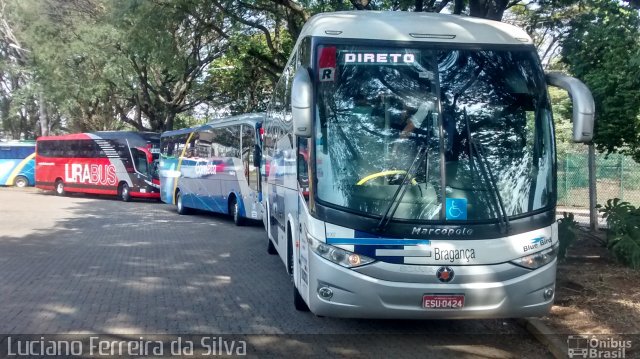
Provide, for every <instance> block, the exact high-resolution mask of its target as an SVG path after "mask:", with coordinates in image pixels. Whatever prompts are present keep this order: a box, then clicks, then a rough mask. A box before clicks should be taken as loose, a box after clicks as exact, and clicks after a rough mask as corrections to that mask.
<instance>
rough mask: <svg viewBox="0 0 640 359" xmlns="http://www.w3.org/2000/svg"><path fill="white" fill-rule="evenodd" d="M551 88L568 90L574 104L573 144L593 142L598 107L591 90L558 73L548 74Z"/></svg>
mask: <svg viewBox="0 0 640 359" xmlns="http://www.w3.org/2000/svg"><path fill="white" fill-rule="evenodd" d="M547 82H548V83H549V85H551V86H556V87H559V88H561V89H563V90H566V91H567V92H568V93H569V96H571V102H572V103H573V142H582V143H586V142H591V139H592V138H593V123H594V118H595V112H596V105H595V103H594V102H593V96H592V95H591V91H590V90H589V88H588V87H587V86H586V85H585V84H584V83H582V82H581V81H580V80H578V79H576V78H574V77H571V76H567V75H564V74H561V73H558V72H549V73H547Z"/></svg>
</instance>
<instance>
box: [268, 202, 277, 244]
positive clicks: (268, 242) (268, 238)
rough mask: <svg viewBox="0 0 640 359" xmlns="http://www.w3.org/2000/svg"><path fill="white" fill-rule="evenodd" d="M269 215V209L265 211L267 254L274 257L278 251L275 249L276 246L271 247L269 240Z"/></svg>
mask: <svg viewBox="0 0 640 359" xmlns="http://www.w3.org/2000/svg"><path fill="white" fill-rule="evenodd" d="M270 215H271V213H270V212H269V209H267V243H268V244H267V253H269V254H271V255H276V254H278V249H277V248H276V246H274V245H273V242H272V241H271V239H270V238H269V233H270V229H269V226H270V225H271V218H269V216H270Z"/></svg>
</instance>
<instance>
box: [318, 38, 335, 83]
mask: <svg viewBox="0 0 640 359" xmlns="http://www.w3.org/2000/svg"><path fill="white" fill-rule="evenodd" d="M318 69H319V70H320V71H318V75H319V76H320V78H319V80H320V82H331V81H334V80H335V76H336V75H335V74H336V47H335V46H327V47H323V48H321V49H320V59H319V60H318Z"/></svg>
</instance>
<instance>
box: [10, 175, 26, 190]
mask: <svg viewBox="0 0 640 359" xmlns="http://www.w3.org/2000/svg"><path fill="white" fill-rule="evenodd" d="M13 185H14V186H16V187H18V188H24V187H27V186H28V185H29V179H27V177H25V176H23V175H17V176H16V178H14V179H13Z"/></svg>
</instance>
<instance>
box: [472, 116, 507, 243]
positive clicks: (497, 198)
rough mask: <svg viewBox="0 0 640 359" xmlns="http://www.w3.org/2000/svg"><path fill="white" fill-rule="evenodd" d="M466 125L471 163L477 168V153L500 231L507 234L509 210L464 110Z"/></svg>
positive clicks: (479, 166)
mask: <svg viewBox="0 0 640 359" xmlns="http://www.w3.org/2000/svg"><path fill="white" fill-rule="evenodd" d="M463 116H464V121H465V125H466V127H467V141H468V142H469V162H470V165H471V167H472V168H473V167H476V166H475V164H474V162H473V155H474V152H475V156H476V157H477V158H478V168H479V169H480V171H479V172H480V174H481V175H482V179H483V180H484V182H485V183H486V184H487V185H488V186H489V190H490V191H491V194H492V196H491V200H492V202H493V205H494V206H495V208H496V213H497V214H498V226H499V227H500V231H501V232H502V233H507V232H508V231H509V215H508V214H507V210H506V209H505V207H504V201H503V200H502V195H501V194H500V190H499V189H498V185H497V182H496V179H495V177H494V176H493V172H491V168H490V167H489V165H488V164H487V158H486V156H485V154H484V148H483V147H482V145H480V144H479V143H478V141H476V140H475V139H474V138H473V137H471V127H470V126H469V118H468V117H467V109H466V108H465V109H464V112H463Z"/></svg>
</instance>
